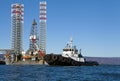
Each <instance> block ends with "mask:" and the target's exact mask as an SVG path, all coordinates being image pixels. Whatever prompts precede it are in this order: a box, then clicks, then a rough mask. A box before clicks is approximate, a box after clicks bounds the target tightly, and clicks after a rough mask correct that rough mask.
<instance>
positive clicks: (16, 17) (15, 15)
mask: <svg viewBox="0 0 120 81" xmlns="http://www.w3.org/2000/svg"><path fill="white" fill-rule="evenodd" d="M23 23H24V5H23V4H18V3H16V4H12V5H11V27H12V30H11V49H12V50H14V52H15V53H16V54H18V55H19V54H21V53H22V50H23V43H22V34H23Z"/></svg>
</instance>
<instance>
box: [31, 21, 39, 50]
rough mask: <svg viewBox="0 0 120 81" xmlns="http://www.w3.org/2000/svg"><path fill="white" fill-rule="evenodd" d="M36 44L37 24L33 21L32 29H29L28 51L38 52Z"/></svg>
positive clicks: (37, 39)
mask: <svg viewBox="0 0 120 81" xmlns="http://www.w3.org/2000/svg"><path fill="white" fill-rule="evenodd" d="M38 42H39V37H38V33H37V23H36V21H35V19H34V20H33V23H32V27H31V32H30V45H29V50H30V51H36V50H38V49H39V48H38Z"/></svg>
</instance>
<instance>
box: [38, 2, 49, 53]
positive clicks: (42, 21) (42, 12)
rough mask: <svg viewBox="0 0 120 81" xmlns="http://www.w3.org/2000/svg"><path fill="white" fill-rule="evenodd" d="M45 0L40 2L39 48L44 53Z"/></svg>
mask: <svg viewBox="0 0 120 81" xmlns="http://www.w3.org/2000/svg"><path fill="white" fill-rule="evenodd" d="M46 4H47V3H46V1H42V2H40V47H39V48H40V50H41V51H42V52H43V53H44V54H46V21H47V20H46V13H47V12H46Z"/></svg>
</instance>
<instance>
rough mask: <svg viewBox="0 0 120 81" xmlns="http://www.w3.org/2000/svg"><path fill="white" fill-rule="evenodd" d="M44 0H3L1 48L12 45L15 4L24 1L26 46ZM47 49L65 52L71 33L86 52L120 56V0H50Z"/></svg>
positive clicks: (49, 51) (76, 42) (48, 6)
mask: <svg viewBox="0 0 120 81" xmlns="http://www.w3.org/2000/svg"><path fill="white" fill-rule="evenodd" d="M40 1H43V0H0V26H1V27H0V49H10V48H11V38H10V35H11V4H14V3H21V4H24V33H23V49H24V50H25V51H26V50H27V49H28V48H29V34H30V29H31V25H32V21H33V19H36V21H37V27H38V28H39V27H40V23H39V2H40ZM46 1H47V53H57V54H62V49H63V48H64V47H65V46H66V44H67V43H68V41H69V39H70V37H72V38H73V44H74V45H76V46H77V48H78V49H82V55H83V56H92V57H120V0H46Z"/></svg>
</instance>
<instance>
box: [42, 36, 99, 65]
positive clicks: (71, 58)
mask: <svg viewBox="0 0 120 81" xmlns="http://www.w3.org/2000/svg"><path fill="white" fill-rule="evenodd" d="M72 43H73V40H72V38H71V39H70V42H69V43H68V44H67V46H66V47H65V48H64V49H63V54H62V55H58V54H47V55H45V56H44V60H45V61H46V62H47V63H48V64H49V65H52V66H97V65H99V64H98V62H96V61H86V60H85V58H84V57H83V56H82V54H81V49H80V52H78V50H77V48H76V46H72Z"/></svg>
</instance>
